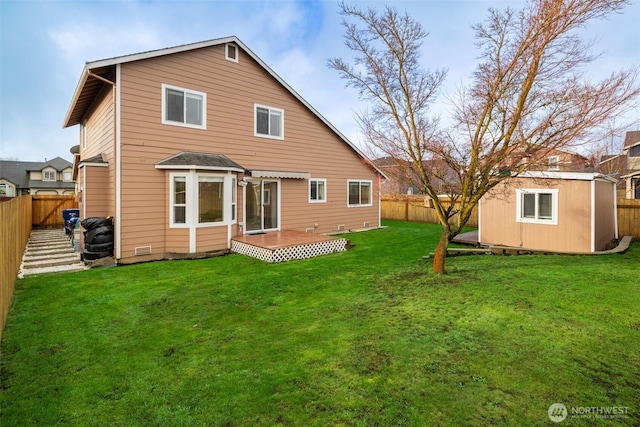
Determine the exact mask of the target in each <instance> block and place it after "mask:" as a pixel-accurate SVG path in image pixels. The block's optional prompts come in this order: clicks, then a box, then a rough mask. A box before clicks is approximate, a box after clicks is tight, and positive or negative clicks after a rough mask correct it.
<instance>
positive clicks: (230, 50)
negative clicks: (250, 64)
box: [224, 43, 238, 62]
mask: <svg viewBox="0 0 640 427" xmlns="http://www.w3.org/2000/svg"><path fill="white" fill-rule="evenodd" d="M224 57H225V58H226V59H228V60H229V61H233V62H238V46H236V45H234V44H229V43H227V44H226V45H224Z"/></svg>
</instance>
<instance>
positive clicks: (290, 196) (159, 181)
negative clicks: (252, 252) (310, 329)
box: [64, 37, 384, 263]
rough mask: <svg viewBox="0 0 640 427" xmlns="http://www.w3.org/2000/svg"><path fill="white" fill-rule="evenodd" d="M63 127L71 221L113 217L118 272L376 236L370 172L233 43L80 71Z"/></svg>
mask: <svg viewBox="0 0 640 427" xmlns="http://www.w3.org/2000/svg"><path fill="white" fill-rule="evenodd" d="M336 102H339V101H336ZM74 125H79V126H80V141H79V147H77V149H76V151H77V155H76V161H75V164H74V167H75V168H76V170H75V171H74V173H75V174H76V175H77V182H78V190H79V195H78V199H79V200H78V201H79V207H80V212H81V214H80V215H81V217H82V218H86V217H92V216H108V215H110V216H113V217H114V228H115V231H114V243H115V247H114V257H115V258H116V260H117V261H118V262H119V263H132V262H138V261H147V260H153V259H162V258H167V257H170V256H172V254H176V253H177V254H203V253H210V252H213V251H228V250H229V249H230V247H231V240H232V239H233V238H234V237H236V236H243V235H245V234H255V233H270V232H274V231H280V230H298V231H306V232H312V233H333V232H340V231H347V230H358V229H368V228H375V227H378V226H379V225H380V213H379V188H380V181H381V179H382V178H383V177H384V174H383V173H382V172H381V171H379V170H378V169H377V168H376V167H375V166H374V165H373V164H372V163H371V162H370V161H369V160H368V159H367V158H366V156H365V155H364V154H363V153H362V152H361V151H360V150H359V149H358V148H357V147H356V146H354V145H353V144H352V143H351V142H350V141H349V140H348V139H347V138H346V137H345V136H344V135H342V134H341V133H340V132H339V131H338V130H337V129H336V128H335V127H334V126H333V125H332V124H331V123H329V122H328V121H327V120H326V119H325V118H324V117H323V116H322V115H321V114H320V113H319V112H318V111H316V110H315V109H314V108H313V107H312V106H311V105H310V104H309V103H308V102H307V101H306V100H305V99H303V98H302V97H301V96H300V95H299V94H298V93H297V92H296V91H295V90H293V88H291V87H290V86H289V85H288V84H287V83H286V82H285V81H284V80H283V79H282V78H281V77H279V76H278V75H277V74H276V73H275V72H274V71H273V70H272V69H270V68H269V67H268V66H267V65H266V64H265V63H264V62H263V61H262V60H261V59H260V58H259V57H258V56H257V55H255V54H254V53H253V52H252V51H251V50H250V49H249V48H248V47H247V46H245V45H244V44H243V43H242V42H241V41H240V40H239V39H237V38H236V37H227V38H222V39H216V40H210V41H205V42H200V43H194V44H189V45H183V46H177V47H173V48H167V49H161V50H155V51H150V52H144V53H138V54H132V55H127V56H121V57H117V58H110V59H105V60H100V61H95V62H89V63H87V64H86V65H85V67H84V69H83V71H82V75H81V77H80V81H79V83H78V86H77V88H76V91H75V93H74V94H73V99H72V101H71V105H70V107H69V110H68V112H67V115H66V117H65V120H64V127H69V126H74ZM72 151H74V150H72Z"/></svg>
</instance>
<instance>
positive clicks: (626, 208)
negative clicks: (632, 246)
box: [618, 199, 640, 240]
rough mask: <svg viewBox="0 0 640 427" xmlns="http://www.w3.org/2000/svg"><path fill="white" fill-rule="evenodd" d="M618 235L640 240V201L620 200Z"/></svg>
mask: <svg viewBox="0 0 640 427" xmlns="http://www.w3.org/2000/svg"><path fill="white" fill-rule="evenodd" d="M618 234H619V235H620V237H623V236H633V238H634V239H636V240H640V200H631V199H618Z"/></svg>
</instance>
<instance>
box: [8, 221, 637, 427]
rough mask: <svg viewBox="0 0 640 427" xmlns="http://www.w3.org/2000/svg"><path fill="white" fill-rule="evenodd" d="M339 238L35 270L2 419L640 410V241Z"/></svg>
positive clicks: (392, 235) (419, 418) (494, 420)
mask: <svg viewBox="0 0 640 427" xmlns="http://www.w3.org/2000/svg"><path fill="white" fill-rule="evenodd" d="M387 225H389V228H386V229H381V230H375V231H369V232H364V233H357V234H352V235H349V238H350V239H351V241H352V242H353V243H354V244H355V245H356V247H355V248H354V249H351V250H350V251H348V252H346V253H340V254H333V255H327V256H323V257H319V258H315V259H311V260H305V261H293V262H289V263H284V264H275V265H271V264H266V263H263V262H260V261H257V260H254V259H251V258H247V257H243V256H240V255H231V256H227V257H220V258H212V259H206V260H196V261H165V262H155V263H147V264H139V265H132V266H124V267H118V268H111V269H96V270H91V271H86V272H78V273H68V274H62V273H61V274H54V275H46V276H40V277H28V278H26V279H23V280H20V281H18V282H17V284H16V291H15V296H14V303H13V307H12V310H11V312H10V314H9V319H8V324H7V327H6V329H5V332H4V335H3V342H2V343H1V346H0V351H1V354H0V358H1V359H0V360H1V361H0V368H1V370H0V380H1V387H0V411H1V414H0V424H1V425H2V426H3V427H4V426H13V425H28V424H42V425H53V424H62V425H82V426H92V425H96V426H103V425H109V426H120V425H121V426H145V425H152V426H172V427H173V426H199V425H213V426H218V425H220V426H273V425H283V426H289V425H305V426H328V425H331V426H338V425H344V426H354V425H355V426H358V425H360V426H374V425H379V426H391V425H394V426H396V425H398V426H399V425H403V426H404V425H406V426H426V425H433V426H439V425H442V426H449V425H451V426H461V425H477V426H493V425H505V426H534V425H536V426H537V425H556V424H554V423H552V422H551V421H550V419H549V417H548V415H547V410H548V408H549V406H550V405H551V404H553V403H563V404H564V405H565V406H566V407H567V408H568V409H569V411H571V408H572V407H575V408H582V411H583V412H584V410H585V409H584V408H586V407H603V408H607V407H614V406H615V407H625V408H627V409H626V411H627V414H626V415H625V417H626V418H618V419H614V420H602V419H596V418H594V417H593V416H592V415H590V416H589V417H587V416H586V415H583V417H584V418H571V414H570V415H569V418H568V419H567V420H566V421H564V422H563V423H561V424H558V425H570V426H587V425H603V426H604V425H614V426H631V425H640V311H639V307H640V243H634V244H632V246H631V248H630V250H629V251H628V252H627V253H626V254H624V255H608V256H600V257H586V256H585V257H565V256H517V257H509V256H504V257H502V256H469V257H459V258H450V259H448V260H447V262H448V270H449V272H450V273H449V274H448V275H446V276H435V275H433V274H432V273H431V272H430V263H429V262H425V261H424V260H422V259H421V257H422V255H424V254H426V253H428V252H431V251H433V249H434V248H435V245H436V243H437V240H438V237H439V233H440V229H439V227H438V226H435V225H429V224H410V223H403V222H387Z"/></svg>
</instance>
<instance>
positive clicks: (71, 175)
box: [62, 170, 73, 181]
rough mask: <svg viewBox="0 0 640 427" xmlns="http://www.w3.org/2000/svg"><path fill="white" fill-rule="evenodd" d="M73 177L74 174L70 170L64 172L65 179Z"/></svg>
mask: <svg viewBox="0 0 640 427" xmlns="http://www.w3.org/2000/svg"><path fill="white" fill-rule="evenodd" d="M72 179H73V174H72V172H71V171H70V170H66V171H64V172H62V180H63V181H71V180H72Z"/></svg>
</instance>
